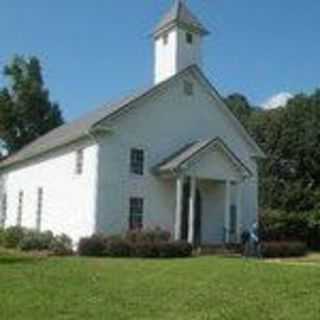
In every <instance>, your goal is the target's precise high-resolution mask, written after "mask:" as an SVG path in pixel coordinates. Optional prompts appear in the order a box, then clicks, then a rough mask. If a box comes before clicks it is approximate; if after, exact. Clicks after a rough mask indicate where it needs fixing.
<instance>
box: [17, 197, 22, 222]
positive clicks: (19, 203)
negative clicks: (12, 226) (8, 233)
mask: <svg viewBox="0 0 320 320" xmlns="http://www.w3.org/2000/svg"><path fill="white" fill-rule="evenodd" d="M22 211H23V191H20V192H19V199H18V212H17V226H21V224H22Z"/></svg>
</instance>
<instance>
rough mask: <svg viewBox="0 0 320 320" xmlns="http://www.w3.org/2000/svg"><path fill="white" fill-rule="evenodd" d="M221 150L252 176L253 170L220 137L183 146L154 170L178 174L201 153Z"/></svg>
mask: <svg viewBox="0 0 320 320" xmlns="http://www.w3.org/2000/svg"><path fill="white" fill-rule="evenodd" d="M217 148H220V149H222V150H223V151H224V153H225V154H226V155H227V156H228V157H229V158H230V159H231V161H232V162H233V163H234V164H235V165H236V166H237V167H238V168H241V169H242V170H243V171H244V172H246V174H247V175H250V176H251V175H252V172H251V170H250V169H249V168H248V167H247V166H246V165H245V164H244V163H243V162H242V161H241V160H240V159H239V158H238V157H237V156H236V155H235V154H234V153H233V152H232V151H231V149H230V148H229V147H228V146H227V144H226V143H225V142H224V141H223V140H222V139H221V138H219V137H216V138H213V139H208V140H203V141H195V142H192V143H189V144H187V145H185V146H183V147H182V148H181V149H180V150H178V151H177V152H175V153H174V154H172V155H170V156H169V157H168V158H166V159H164V160H163V161H161V162H160V163H159V164H158V165H156V166H155V167H154V168H153V172H154V173H155V174H160V175H161V174H167V173H178V172H180V171H183V169H185V168H186V167H187V166H188V164H189V163H190V162H192V160H193V159H194V158H196V157H197V156H198V155H199V154H200V153H201V152H204V151H206V150H208V149H210V150H213V149H217Z"/></svg>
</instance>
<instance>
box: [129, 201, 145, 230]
mask: <svg viewBox="0 0 320 320" xmlns="http://www.w3.org/2000/svg"><path fill="white" fill-rule="evenodd" d="M144 203H145V202H144V198H142V197H131V198H130V199H129V230H131V231H132V230H142V229H143V219H144Z"/></svg>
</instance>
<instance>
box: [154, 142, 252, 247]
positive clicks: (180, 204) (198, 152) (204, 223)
mask: <svg viewBox="0 0 320 320" xmlns="http://www.w3.org/2000/svg"><path fill="white" fill-rule="evenodd" d="M157 170H158V173H159V174H160V175H161V177H162V178H163V179H170V180H171V181H172V180H174V183H175V212H174V238H175V240H186V241H188V242H189V243H192V244H193V245H195V246H201V245H220V244H229V243H238V242H239V241H240V237H241V232H242V230H241V229H242V225H241V221H242V207H243V205H242V202H243V193H242V188H243V183H244V181H245V179H247V178H248V177H249V176H250V170H249V169H248V168H247V167H246V166H244V165H243V164H242V163H241V161H240V160H239V159H238V158H237V157H236V156H235V155H234V154H233V153H232V152H231V150H230V149H229V148H228V147H227V146H226V145H225V144H224V143H223V141H222V140H221V139H220V138H215V139H212V140H207V141H203V142H195V143H192V144H190V145H188V146H186V147H184V148H183V149H182V150H180V151H179V152H177V153H176V154H175V155H173V156H171V157H170V158H168V159H167V160H165V161H163V162H162V163H161V164H160V165H159V166H158V167H157Z"/></svg>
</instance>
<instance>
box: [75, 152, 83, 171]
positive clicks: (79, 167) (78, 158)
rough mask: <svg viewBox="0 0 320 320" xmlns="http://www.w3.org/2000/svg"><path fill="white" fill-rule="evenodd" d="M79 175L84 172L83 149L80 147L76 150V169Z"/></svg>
mask: <svg viewBox="0 0 320 320" xmlns="http://www.w3.org/2000/svg"><path fill="white" fill-rule="evenodd" d="M75 172H76V174H77V175H81V174H82V173H83V149H79V150H77V152H76V170H75Z"/></svg>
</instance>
